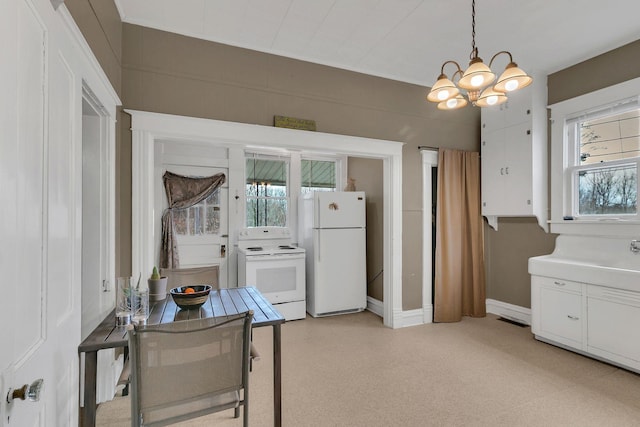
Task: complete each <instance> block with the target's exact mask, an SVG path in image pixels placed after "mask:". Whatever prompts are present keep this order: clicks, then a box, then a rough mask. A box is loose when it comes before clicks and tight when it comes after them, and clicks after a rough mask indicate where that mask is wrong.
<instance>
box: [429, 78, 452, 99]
mask: <svg viewBox="0 0 640 427" xmlns="http://www.w3.org/2000/svg"><path fill="white" fill-rule="evenodd" d="M459 93H460V89H458V88H457V87H456V85H455V84H454V83H453V82H452V81H451V80H449V78H448V77H447V76H446V75H445V74H440V77H438V81H437V82H436V84H434V85H433V87H432V88H431V91H430V92H429V94H428V95H427V100H429V101H431V102H440V101H446V100H447V99H449V98H453V97H455V96H456V95H458V94H459Z"/></svg>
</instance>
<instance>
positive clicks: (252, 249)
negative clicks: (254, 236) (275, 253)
mask: <svg viewBox="0 0 640 427" xmlns="http://www.w3.org/2000/svg"><path fill="white" fill-rule="evenodd" d="M247 250H248V251H252V252H257V251H261V250H262V247H261V246H251V247H249V248H247Z"/></svg>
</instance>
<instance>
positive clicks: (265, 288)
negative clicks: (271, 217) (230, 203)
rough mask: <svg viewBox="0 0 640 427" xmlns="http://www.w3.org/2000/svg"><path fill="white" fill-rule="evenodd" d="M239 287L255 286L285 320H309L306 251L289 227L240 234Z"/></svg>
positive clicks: (248, 229)
mask: <svg viewBox="0 0 640 427" xmlns="http://www.w3.org/2000/svg"><path fill="white" fill-rule="evenodd" d="M238 286H255V287H256V288H258V290H260V292H261V293H262V294H263V295H264V296H265V297H266V298H267V299H268V300H269V302H271V304H273V305H274V307H275V308H276V309H277V310H278V311H279V312H280V313H281V314H282V315H283V316H284V318H285V319H286V320H295V319H304V318H305V317H306V299H305V295H306V291H305V288H306V286H305V250H304V249H303V248H299V247H297V246H293V245H292V243H291V231H290V230H289V229H288V228H286V227H255V228H245V229H242V230H240V232H239V233H238Z"/></svg>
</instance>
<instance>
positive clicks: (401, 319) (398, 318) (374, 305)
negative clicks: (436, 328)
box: [367, 297, 432, 329]
mask: <svg viewBox="0 0 640 427" xmlns="http://www.w3.org/2000/svg"><path fill="white" fill-rule="evenodd" d="M367 310H369V311H370V312H372V313H373V314H376V315H378V316H380V317H384V305H383V303H382V301H380V300H377V299H375V298H371V297H367ZM431 319H432V313H431V310H423V309H421V308H419V309H415V310H407V311H403V310H399V311H397V312H394V313H393V328H394V329H397V328H405V327H407V326H416V325H422V324H424V323H431Z"/></svg>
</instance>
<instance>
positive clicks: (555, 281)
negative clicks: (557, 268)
mask: <svg viewBox="0 0 640 427" xmlns="http://www.w3.org/2000/svg"><path fill="white" fill-rule="evenodd" d="M553 284H554V285H557V286H565V285H566V283H564V282H558V281H557V280H554V282H553Z"/></svg>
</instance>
